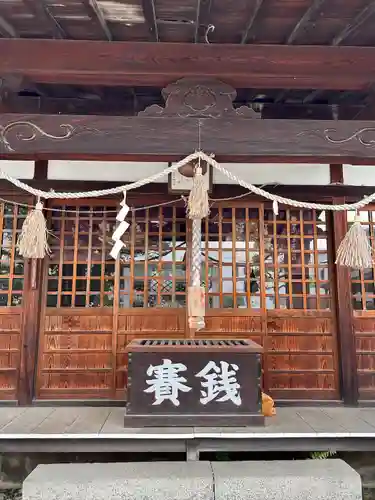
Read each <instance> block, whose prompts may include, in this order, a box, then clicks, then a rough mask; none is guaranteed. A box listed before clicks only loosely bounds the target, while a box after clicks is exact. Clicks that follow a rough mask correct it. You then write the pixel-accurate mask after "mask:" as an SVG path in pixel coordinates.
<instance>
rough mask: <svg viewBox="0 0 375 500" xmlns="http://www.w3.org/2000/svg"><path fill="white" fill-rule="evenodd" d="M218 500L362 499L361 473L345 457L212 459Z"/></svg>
mask: <svg viewBox="0 0 375 500" xmlns="http://www.w3.org/2000/svg"><path fill="white" fill-rule="evenodd" d="M212 468H213V472H214V478H215V500H361V499H362V484H361V478H360V476H359V474H358V473H357V472H356V471H355V470H354V469H352V468H351V467H350V466H349V465H348V464H346V463H345V462H343V461H342V460H293V461H289V460H287V461H274V462H273V461H267V462H255V461H254V462H213V463H212Z"/></svg>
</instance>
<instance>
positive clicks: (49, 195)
mask: <svg viewBox="0 0 375 500" xmlns="http://www.w3.org/2000/svg"><path fill="white" fill-rule="evenodd" d="M197 158H201V159H202V160H204V161H206V162H207V163H208V164H209V165H211V166H212V167H213V168H215V169H216V170H218V171H219V172H222V173H223V174H224V175H225V176H226V177H228V179H231V180H232V181H234V182H236V183H237V184H239V185H240V186H242V187H244V188H245V189H248V190H249V191H251V192H252V193H253V194H256V195H258V196H262V197H263V198H266V199H267V200H270V201H273V202H277V203H280V204H283V205H289V206H292V207H296V208H308V209H311V210H331V211H334V212H338V211H343V210H359V209H360V208H363V207H365V206H366V205H368V204H370V203H371V202H373V201H374V200H375V193H373V194H371V195H369V196H365V197H364V198H362V199H361V200H359V201H357V202H355V203H344V204H341V205H326V204H324V203H309V202H305V201H297V200H293V199H291V198H285V197H283V196H279V195H277V194H271V193H269V192H268V191H265V190H264V189H262V188H260V187H256V186H254V185H253V184H250V183H248V182H245V181H244V180H242V179H240V178H239V177H237V176H236V175H235V174H233V173H232V172H230V171H229V170H227V169H226V168H224V167H223V166H222V165H220V164H219V163H218V162H217V161H216V160H214V159H213V158H212V156H208V155H207V154H206V153H204V152H203V151H196V152H195V153H192V154H191V155H189V156H186V158H183V159H182V160H180V161H179V162H177V163H176V164H174V165H172V166H170V167H168V168H165V169H164V170H162V171H161V172H158V173H157V174H154V175H152V176H150V177H147V178H146V179H141V180H138V181H136V182H133V183H131V184H125V185H122V186H118V187H114V188H109V189H101V190H95V191H87V192H77V193H72V192H56V191H53V190H51V191H43V190H41V189H36V188H33V187H31V186H29V185H28V184H25V183H24V182H21V181H19V180H18V179H15V178H14V177H11V176H10V175H8V174H7V173H6V172H4V171H2V170H0V177H2V178H3V179H6V180H7V181H9V182H11V183H12V184H14V185H15V186H16V187H18V188H19V189H22V190H24V191H26V192H28V193H30V194H32V195H34V196H36V197H39V198H44V199H46V200H48V199H79V198H97V197H100V196H107V195H111V194H117V193H123V192H124V191H130V190H132V189H137V188H139V187H142V186H145V185H146V184H149V183H151V182H155V181H157V180H158V179H160V178H162V177H164V176H165V175H168V174H170V173H172V172H174V171H176V170H178V169H179V168H180V167H182V166H184V165H186V164H187V163H189V162H191V161H194V160H196V159H197Z"/></svg>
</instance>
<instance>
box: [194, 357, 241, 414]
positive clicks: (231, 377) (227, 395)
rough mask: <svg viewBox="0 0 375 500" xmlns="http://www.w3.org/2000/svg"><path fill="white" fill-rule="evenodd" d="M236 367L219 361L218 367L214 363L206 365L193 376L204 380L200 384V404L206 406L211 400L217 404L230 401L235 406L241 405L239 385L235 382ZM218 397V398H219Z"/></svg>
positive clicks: (210, 362)
mask: <svg viewBox="0 0 375 500" xmlns="http://www.w3.org/2000/svg"><path fill="white" fill-rule="evenodd" d="M237 372H238V366H237V365H235V364H229V363H227V362H226V361H220V366H218V365H217V364H216V363H215V362H214V361H209V362H208V363H207V365H206V366H205V367H204V368H203V370H201V371H200V372H199V373H197V374H196V375H195V376H196V377H199V378H202V379H204V381H202V382H201V385H202V387H203V388H204V390H201V395H202V397H201V398H200V402H201V403H202V405H206V404H207V403H210V402H211V401H213V400H216V401H218V402H224V401H232V403H234V404H235V405H236V406H240V405H241V395H240V388H241V386H240V384H239V383H238V381H237ZM219 396H220V397H219Z"/></svg>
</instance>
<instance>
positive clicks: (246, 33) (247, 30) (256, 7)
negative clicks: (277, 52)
mask: <svg viewBox="0 0 375 500" xmlns="http://www.w3.org/2000/svg"><path fill="white" fill-rule="evenodd" d="M251 4H252V7H251V12H250V16H249V19H248V21H247V23H246V28H245V31H244V32H243V34H242V38H241V43H242V44H245V43H247V41H248V38H249V34H250V31H251V28H252V27H253V25H254V22H255V19H256V17H257V15H258V12H259V10H260V8H261V7H262V5H263V0H255V1H254V2H251Z"/></svg>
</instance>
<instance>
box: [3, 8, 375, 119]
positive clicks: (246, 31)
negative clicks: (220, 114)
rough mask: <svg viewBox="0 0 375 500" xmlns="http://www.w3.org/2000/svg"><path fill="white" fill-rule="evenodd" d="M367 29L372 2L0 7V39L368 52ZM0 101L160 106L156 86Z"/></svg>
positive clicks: (367, 94) (243, 94)
mask: <svg viewBox="0 0 375 500" xmlns="http://www.w3.org/2000/svg"><path fill="white" fill-rule="evenodd" d="M374 25H375V1H374V0H372V1H370V0H184V1H181V0H180V1H176V0H1V1H0V36H2V37H3V38H30V39H67V40H87V41H92V40H107V41H108V42H109V43H110V42H111V41H137V42H154V43H163V42H183V43H203V44H204V43H211V44H216V43H221V44H229V43H230V44H257V45H261V44H275V45H319V46H322V45H324V46H330V45H333V46H339V45H341V46H360V47H375V29H374ZM0 57H1V56H0ZM2 76H4V75H1V74H0V77H2ZM371 99H372V89H371V88H367V89H362V90H356V91H350V90H348V89H346V88H345V86H344V85H343V88H342V90H341V91H338V90H335V91H331V90H330V88H329V86H328V85H327V88H326V89H319V90H316V89H314V88H311V89H303V90H298V89H288V88H274V89H273V88H272V89H269V88H268V89H262V88H248V89H241V90H239V91H238V95H237V100H236V103H237V104H238V105H242V104H249V103H257V102H265V103H270V104H269V105H270V106H271V105H274V106H280V105H285V104H288V105H290V106H291V107H293V106H300V105H304V106H305V107H306V106H307V105H308V106H313V105H321V106H324V105H330V106H332V105H339V106H343V107H355V108H358V112H360V111H361V110H362V109H364V108H366V107H367V106H368V102H369V100H371ZM4 102H6V100H5V99H4ZM7 102H8V104H7V111H19V112H22V110H24V109H25V110H28V109H29V108H30V109H32V110H34V108H36V109H38V110H40V111H41V112H44V111H45V112H51V109H55V108H56V110H55V111H54V112H75V113H76V112H77V110H78V111H79V110H81V111H82V112H85V111H86V112H94V113H96V112H97V113H101V112H106V113H113V114H121V113H126V112H130V113H134V112H137V111H139V110H142V109H144V108H145V107H146V106H147V105H150V104H152V103H160V102H161V88H153V87H131V88H130V87H106V86H93V85H80V86H77V85H57V84H46V83H45V84H40V83H39V84H38V83H37V82H33V81H24V82H23V83H22V84H21V85H20V87H19V88H18V89H17V92H15V93H13V94H12V92H10V93H8V94H7ZM26 103H27V105H26ZM33 106H34V107H33ZM349 114H350V113H349ZM350 116H353V117H354V116H356V112H355V113H354V112H353V113H351V114H350Z"/></svg>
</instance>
